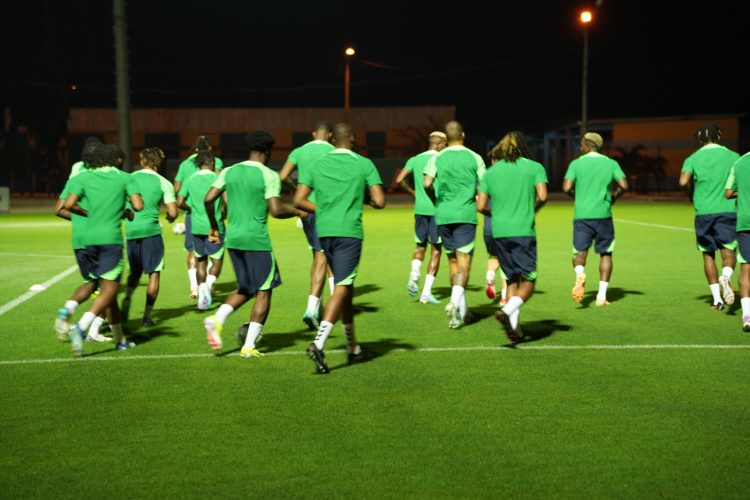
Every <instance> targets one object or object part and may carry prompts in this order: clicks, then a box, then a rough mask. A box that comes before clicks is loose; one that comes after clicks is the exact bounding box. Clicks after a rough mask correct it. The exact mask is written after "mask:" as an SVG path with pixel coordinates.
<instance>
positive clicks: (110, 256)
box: [83, 244, 125, 282]
mask: <svg viewBox="0 0 750 500" xmlns="http://www.w3.org/2000/svg"><path fill="white" fill-rule="evenodd" d="M83 251H84V252H86V257H85V258H86V259H88V262H89V264H90V266H91V267H90V268H89V278H91V279H92V280H95V279H100V278H101V279H104V280H109V281H118V282H119V281H120V278H121V277H122V269H123V267H125V260H124V259H123V258H122V245H119V244H118V245H93V246H87V247H86V248H85V249H84V250H83Z"/></svg>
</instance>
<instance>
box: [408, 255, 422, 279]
mask: <svg viewBox="0 0 750 500" xmlns="http://www.w3.org/2000/svg"><path fill="white" fill-rule="evenodd" d="M421 269H422V261H421V260H419V259H412V261H411V273H409V279H410V280H412V281H417V280H419V271H420V270H421Z"/></svg>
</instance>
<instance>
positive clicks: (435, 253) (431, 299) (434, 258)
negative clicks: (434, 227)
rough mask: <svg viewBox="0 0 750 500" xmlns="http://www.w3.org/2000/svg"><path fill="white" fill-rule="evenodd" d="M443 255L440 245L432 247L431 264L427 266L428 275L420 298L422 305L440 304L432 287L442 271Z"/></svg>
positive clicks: (436, 244) (435, 244)
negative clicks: (441, 261)
mask: <svg viewBox="0 0 750 500" xmlns="http://www.w3.org/2000/svg"><path fill="white" fill-rule="evenodd" d="M442 253H443V248H442V245H441V244H440V243H434V244H432V245H431V246H430V263H429V264H428V265H427V274H425V277H424V287H423V288H422V293H421V294H420V296H419V301H420V302H421V303H422V304H439V303H440V301H439V300H438V299H436V298H435V295H433V293H432V285H434V284H435V278H436V277H437V273H438V270H439V269H440V257H441V255H442Z"/></svg>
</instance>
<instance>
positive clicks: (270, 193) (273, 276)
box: [203, 130, 301, 358]
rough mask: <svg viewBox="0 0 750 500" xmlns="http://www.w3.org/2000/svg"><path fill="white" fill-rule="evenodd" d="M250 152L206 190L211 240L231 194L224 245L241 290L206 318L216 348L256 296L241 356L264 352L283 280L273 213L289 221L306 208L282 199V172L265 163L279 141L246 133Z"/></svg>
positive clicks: (215, 239) (215, 236)
mask: <svg viewBox="0 0 750 500" xmlns="http://www.w3.org/2000/svg"><path fill="white" fill-rule="evenodd" d="M245 141H246V143H247V147H248V149H249V151H250V156H249V158H248V160H247V161H243V162H241V163H237V164H236V165H232V166H231V167H228V168H226V169H224V170H222V171H221V173H220V174H219V177H218V178H217V179H216V180H215V181H214V183H213V185H212V186H211V188H210V189H209V190H208V193H207V194H206V198H205V200H204V205H205V210H206V215H207V216H208V220H209V223H210V227H211V228H210V232H209V235H208V237H209V240H210V241H211V242H213V243H217V244H218V243H220V242H221V236H220V233H219V222H218V220H217V216H216V210H215V207H216V205H215V204H216V201H217V200H218V199H219V197H220V196H221V195H222V193H226V203H227V216H228V227H227V232H226V239H225V244H226V248H227V249H228V251H229V257H230V258H231V259H232V265H233V266H234V273H235V275H236V276H237V290H236V291H234V292H232V293H231V294H230V295H229V296H228V297H227V299H226V300H225V301H224V303H223V304H222V305H221V306H220V307H219V309H218V310H217V311H216V314H215V315H213V316H209V317H208V318H206V319H205V320H204V321H203V326H204V327H205V328H206V336H207V338H208V343H209V345H210V346H211V347H212V348H213V349H214V350H219V349H221V347H222V341H221V330H222V328H223V326H224V322H225V321H226V319H227V317H228V316H229V315H230V314H232V312H234V311H235V310H236V309H238V308H239V307H240V306H242V305H243V304H244V303H245V302H247V301H248V300H250V298H251V297H252V296H253V295H255V303H254V304H253V309H252V311H251V313H250V324H249V327H248V332H247V337H246V338H245V344H244V345H243V346H242V349H241V350H240V356H242V357H243V358H251V357H255V356H263V354H262V353H261V352H260V351H258V349H257V348H256V345H255V344H256V341H257V340H258V339H259V337H260V335H261V334H262V330H263V325H264V323H265V322H266V318H268V313H269V311H270V309H271V294H272V292H273V289H274V288H276V287H277V286H279V285H280V284H281V275H280V274H279V268H278V266H277V265H276V259H275V258H274V256H273V253H272V248H271V238H270V237H269V235H268V214H269V213H270V214H271V216H272V217H275V218H277V219H288V218H290V217H295V216H297V215H301V212H299V211H297V210H294V209H293V208H291V207H289V206H286V205H284V204H282V203H281V200H280V198H279V196H280V194H281V180H280V179H279V174H277V173H276V172H274V171H273V170H271V169H270V168H268V167H267V166H266V163H267V162H268V160H269V159H270V158H271V151H272V150H273V145H274V143H275V141H274V138H273V136H272V135H271V134H270V133H268V132H265V131H261V130H259V131H255V132H250V133H249V134H247V137H246V139H245Z"/></svg>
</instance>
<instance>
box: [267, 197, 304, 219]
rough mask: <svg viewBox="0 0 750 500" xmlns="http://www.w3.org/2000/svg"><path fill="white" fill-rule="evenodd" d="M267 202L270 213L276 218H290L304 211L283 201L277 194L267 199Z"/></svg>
mask: <svg viewBox="0 0 750 500" xmlns="http://www.w3.org/2000/svg"><path fill="white" fill-rule="evenodd" d="M266 204H267V205H268V213H269V214H271V217H273V218H274V219H290V218H292V217H297V216H299V215H300V214H301V213H302V212H301V211H300V210H297V209H295V208H293V207H290V206H289V205H285V204H283V203H281V200H280V199H279V198H278V197H276V196H274V197H272V198H268V199H266Z"/></svg>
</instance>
